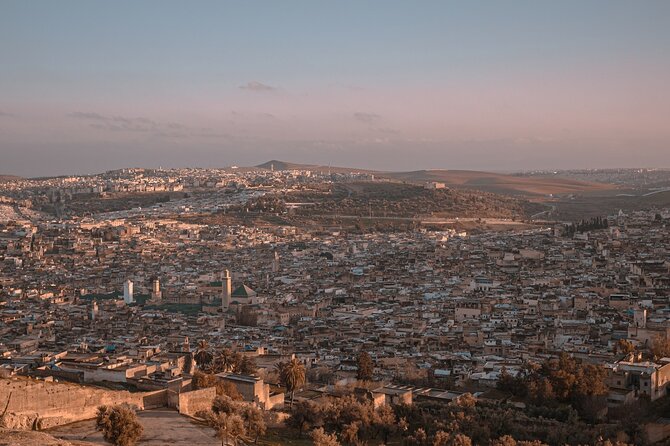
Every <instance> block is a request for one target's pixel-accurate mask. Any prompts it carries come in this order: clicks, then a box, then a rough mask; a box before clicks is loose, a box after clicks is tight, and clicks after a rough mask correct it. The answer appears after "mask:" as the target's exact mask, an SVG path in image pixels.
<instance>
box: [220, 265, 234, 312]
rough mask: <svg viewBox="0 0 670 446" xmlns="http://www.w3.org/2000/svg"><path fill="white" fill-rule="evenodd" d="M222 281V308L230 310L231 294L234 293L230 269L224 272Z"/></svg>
mask: <svg viewBox="0 0 670 446" xmlns="http://www.w3.org/2000/svg"><path fill="white" fill-rule="evenodd" d="M221 282H222V287H223V290H222V293H221V308H222V309H223V311H226V310H228V307H229V306H230V296H231V294H232V289H233V281H232V278H231V277H230V271H228V270H225V271H224V272H223V278H222V279H221Z"/></svg>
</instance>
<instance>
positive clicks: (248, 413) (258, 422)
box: [242, 405, 267, 443]
mask: <svg viewBox="0 0 670 446" xmlns="http://www.w3.org/2000/svg"><path fill="white" fill-rule="evenodd" d="M242 418H243V419H244V423H245V428H246V430H247V433H248V434H249V435H253V437H254V443H258V437H260V436H261V435H263V434H264V433H265V431H266V430H267V426H266V424H265V418H263V412H262V411H261V410H260V409H259V408H258V407H256V406H251V405H246V406H245V407H244V409H243V411H242Z"/></svg>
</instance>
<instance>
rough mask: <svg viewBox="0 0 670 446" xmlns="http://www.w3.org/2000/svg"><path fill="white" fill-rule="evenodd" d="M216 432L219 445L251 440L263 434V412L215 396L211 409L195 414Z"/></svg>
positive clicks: (247, 405) (251, 406) (248, 405)
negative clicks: (219, 441)
mask: <svg viewBox="0 0 670 446" xmlns="http://www.w3.org/2000/svg"><path fill="white" fill-rule="evenodd" d="M197 415H198V416H199V417H200V418H203V419H204V420H205V422H206V423H207V424H208V425H209V426H210V427H211V428H212V429H214V431H215V432H216V436H217V437H218V438H219V439H220V440H221V445H222V446H225V445H227V444H229V443H232V444H234V445H235V444H237V443H238V442H239V441H240V440H253V442H254V443H256V442H258V438H259V437H260V436H261V435H263V434H265V431H266V430H267V425H266V423H265V417H264V415H263V411H262V410H261V409H259V408H258V407H256V406H253V405H251V404H247V403H241V402H239V401H234V400H232V399H231V398H229V397H227V396H225V395H222V396H217V397H216V399H215V400H214V402H213V404H212V409H211V410H207V411H204V412H200V413H198V414H197Z"/></svg>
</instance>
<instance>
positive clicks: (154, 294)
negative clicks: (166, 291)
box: [151, 279, 163, 300]
mask: <svg viewBox="0 0 670 446" xmlns="http://www.w3.org/2000/svg"><path fill="white" fill-rule="evenodd" d="M161 297H163V293H161V283H160V281H159V280H158V279H154V281H153V282H152V284H151V299H152V300H160V299H161Z"/></svg>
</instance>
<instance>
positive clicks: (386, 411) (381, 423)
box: [372, 404, 397, 443]
mask: <svg viewBox="0 0 670 446" xmlns="http://www.w3.org/2000/svg"><path fill="white" fill-rule="evenodd" d="M372 420H373V421H372V422H373V424H374V426H375V427H376V429H377V430H378V431H379V432H381V433H382V435H383V436H384V443H388V441H389V435H391V432H393V431H394V430H395V429H396V427H397V425H396V417H395V412H393V408H392V407H391V406H389V405H388V404H384V405H382V406H380V407H379V408H378V409H377V410H376V411H375V413H374V415H373V418H372Z"/></svg>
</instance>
